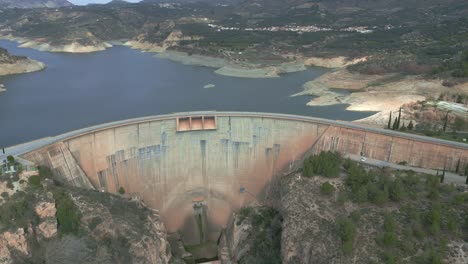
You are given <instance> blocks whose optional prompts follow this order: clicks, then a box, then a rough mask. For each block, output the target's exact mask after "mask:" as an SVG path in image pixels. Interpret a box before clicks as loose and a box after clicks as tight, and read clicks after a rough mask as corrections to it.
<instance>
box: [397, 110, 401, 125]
mask: <svg viewBox="0 0 468 264" xmlns="http://www.w3.org/2000/svg"><path fill="white" fill-rule="evenodd" d="M400 121H401V107H400V110H398V122H397V129H400Z"/></svg>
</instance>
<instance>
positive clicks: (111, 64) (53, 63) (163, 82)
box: [0, 40, 372, 147]
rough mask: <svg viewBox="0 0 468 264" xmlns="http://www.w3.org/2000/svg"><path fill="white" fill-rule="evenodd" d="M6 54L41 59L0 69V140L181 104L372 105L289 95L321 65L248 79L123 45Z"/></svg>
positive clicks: (321, 111) (340, 114) (176, 108)
mask: <svg viewBox="0 0 468 264" xmlns="http://www.w3.org/2000/svg"><path fill="white" fill-rule="evenodd" d="M0 47H2V48H6V49H8V51H9V52H10V53H11V54H14V55H24V56H28V57H30V58H32V59H35V60H38V61H41V62H43V63H45V64H46V65H47V68H46V69H45V70H43V71H39V72H33V73H27V74H21V75H10V76H0V83H3V84H5V87H6V89H7V91H6V92H3V93H0V147H7V146H12V145H16V144H20V143H23V142H27V141H31V140H35V139H39V138H43V137H47V136H53V135H57V134H60V133H64V132H68V131H71V130H75V129H80V128H84V127H88V126H92V125H97V124H101V123H107V122H111V121H117V120H122V119H128V118H135V117H143V116H149V115H160V114H168V113H174V112H185V111H202V110H218V111H252V112H272V113H285V114H296V115H305V116H314V117H321V118H327V119H334V120H347V121H351V120H356V119H360V118H364V117H367V116H369V115H371V114H372V113H370V112H352V111H346V110H345V108H346V107H347V105H333V106H314V107H310V106H306V103H307V102H308V101H309V100H310V99H311V97H308V96H299V97H290V95H292V94H295V93H297V92H300V91H302V90H303V87H302V86H303V85H304V84H305V83H306V82H308V81H311V80H313V79H315V78H317V77H318V76H320V75H321V74H323V73H324V72H325V71H326V70H325V69H322V68H308V69H307V70H306V71H302V72H297V73H290V74H285V75H283V76H281V77H280V78H270V79H247V78H237V77H227V76H222V75H218V74H216V73H214V70H215V69H213V68H207V67H200V66H189V65H183V64H180V63H177V62H172V61H170V60H167V59H161V58H155V57H154V54H152V53H143V52H140V51H138V50H133V49H131V48H128V47H124V46H116V47H113V48H110V49H108V50H106V51H102V52H96V53H88V54H66V53H50V52H42V51H37V50H33V49H29V48H19V47H18V44H17V43H15V42H11V41H4V40H2V41H0Z"/></svg>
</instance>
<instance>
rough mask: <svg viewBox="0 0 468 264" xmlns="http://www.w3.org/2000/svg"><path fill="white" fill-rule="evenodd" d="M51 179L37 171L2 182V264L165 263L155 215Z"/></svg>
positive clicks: (116, 198)
mask: <svg viewBox="0 0 468 264" xmlns="http://www.w3.org/2000/svg"><path fill="white" fill-rule="evenodd" d="M50 177H51V172H50V171H49V170H47V169H46V168H40V170H39V176H34V175H32V174H31V173H28V174H20V175H18V174H15V175H13V177H11V178H10V177H8V176H2V177H1V178H0V193H1V197H2V198H1V199H0V262H1V263H4V264H13V263H63V264H65V263H70V264H71V263H86V264H91V263H96V264H98V263H99V264H101V263H103V264H106V263H109V264H111V263H122V264H124V263H154V264H163V263H169V261H170V260H171V253H170V251H171V250H170V246H169V243H168V241H167V240H166V230H165V227H164V224H163V223H162V222H161V219H160V217H159V214H158V213H157V212H156V211H153V210H151V209H148V208H147V207H146V206H145V205H144V204H143V203H141V202H139V201H130V200H128V199H126V198H123V197H121V196H119V195H112V194H105V193H101V192H98V191H91V190H82V189H76V188H70V187H67V186H63V185H61V184H60V183H58V182H54V180H52V178H50Z"/></svg>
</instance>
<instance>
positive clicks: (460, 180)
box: [345, 154, 466, 184]
mask: <svg viewBox="0 0 468 264" xmlns="http://www.w3.org/2000/svg"><path fill="white" fill-rule="evenodd" d="M345 157H346V158H350V159H351V160H354V161H357V162H359V163H361V164H365V165H368V166H372V167H379V168H383V167H389V168H393V169H397V170H403V171H408V170H412V171H415V172H419V173H426V174H432V175H437V170H433V169H424V168H416V167H411V166H404V165H398V164H394V163H390V162H386V161H382V160H376V159H370V158H366V160H365V161H362V160H361V156H359V155H354V154H346V155H345ZM440 173H442V172H441V171H439V174H440ZM465 181H466V177H465V176H460V175H458V174H455V173H451V172H445V183H456V184H465Z"/></svg>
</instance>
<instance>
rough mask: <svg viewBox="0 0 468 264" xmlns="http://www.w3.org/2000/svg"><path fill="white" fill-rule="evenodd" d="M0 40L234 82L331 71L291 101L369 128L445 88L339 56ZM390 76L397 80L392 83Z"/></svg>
mask: <svg viewBox="0 0 468 264" xmlns="http://www.w3.org/2000/svg"><path fill="white" fill-rule="evenodd" d="M0 39H7V40H11V41H15V42H18V43H19V45H18V46H19V47H28V48H33V49H37V50H40V51H48V52H67V53H90V52H97V51H103V50H106V49H108V48H111V47H113V46H126V47H129V48H131V49H136V50H139V51H140V52H150V53H154V55H153V56H154V57H156V58H160V59H167V60H170V61H173V62H176V63H181V64H184V65H191V66H202V67H209V68H213V69H214V73H216V74H219V75H223V76H229V77H237V78H279V77H280V76H281V75H282V74H286V73H293V72H300V71H304V70H306V69H307V67H323V68H328V69H331V70H330V71H329V72H327V73H325V74H323V75H322V76H320V77H318V78H316V79H313V80H311V81H309V82H307V83H305V84H304V85H303V88H304V90H303V91H302V92H299V93H296V94H293V95H291V96H304V95H306V96H307V95H313V96H316V98H314V99H312V100H310V101H309V102H308V103H307V105H309V106H327V105H335V104H348V105H349V106H348V107H347V108H346V110H347V111H359V112H360V111H370V112H376V114H374V115H372V116H369V117H367V118H364V119H359V120H355V121H354V122H360V123H367V124H371V125H376V124H379V125H381V124H384V123H386V122H387V121H385V122H382V119H388V117H387V115H388V112H390V111H394V110H395V109H398V108H399V107H400V106H401V105H404V104H407V103H412V102H416V101H421V100H426V99H427V98H429V97H430V96H434V95H437V94H438V93H441V92H446V91H448V90H449V89H450V88H447V87H444V86H443V85H442V82H441V80H425V79H423V78H421V77H420V76H417V75H414V76H402V77H399V76H397V75H395V74H386V75H364V74H358V73H352V72H349V71H347V70H346V67H347V66H349V65H352V64H356V63H359V62H363V61H366V60H367V59H368V58H367V57H362V58H356V59H348V58H346V57H343V56H336V57H329V58H318V57H302V58H298V59H297V60H296V61H295V62H285V63H282V64H278V65H259V64H254V63H236V62H232V61H229V60H227V59H225V58H217V57H211V56H206V55H199V54H193V55H192V54H188V53H186V52H181V51H174V50H168V47H170V46H167V45H160V44H155V43H147V42H138V41H134V40H116V41H110V42H104V43H101V44H99V45H96V46H82V45H77V44H74V43H71V44H69V45H63V46H51V45H49V44H46V43H39V42H37V41H32V40H28V39H25V38H17V37H13V36H12V35H7V36H5V35H3V36H0ZM163 44H164V43H163ZM395 77H397V78H396V79H395ZM0 91H1V90H0ZM385 113H386V114H385Z"/></svg>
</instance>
